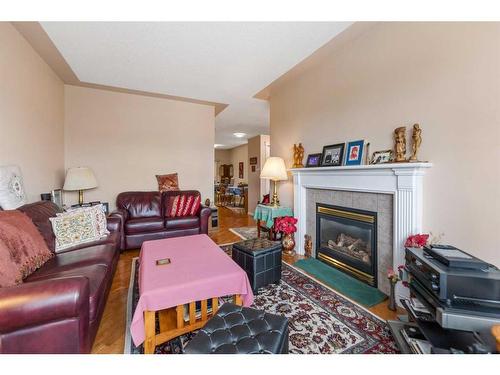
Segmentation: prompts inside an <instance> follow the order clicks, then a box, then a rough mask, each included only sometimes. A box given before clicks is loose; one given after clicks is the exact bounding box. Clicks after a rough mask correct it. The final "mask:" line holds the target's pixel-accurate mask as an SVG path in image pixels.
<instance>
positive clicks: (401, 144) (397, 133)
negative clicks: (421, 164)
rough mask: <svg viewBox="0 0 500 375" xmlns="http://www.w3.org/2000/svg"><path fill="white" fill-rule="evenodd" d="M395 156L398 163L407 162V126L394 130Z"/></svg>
mask: <svg viewBox="0 0 500 375" xmlns="http://www.w3.org/2000/svg"><path fill="white" fill-rule="evenodd" d="M394 154H395V158H394V161H395V162H396V163H401V162H405V161H406V126H401V127H399V128H396V129H395V130H394Z"/></svg>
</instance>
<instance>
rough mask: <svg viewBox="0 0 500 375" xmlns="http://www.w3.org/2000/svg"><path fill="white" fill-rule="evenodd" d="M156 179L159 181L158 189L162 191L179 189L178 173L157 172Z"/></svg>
mask: <svg viewBox="0 0 500 375" xmlns="http://www.w3.org/2000/svg"><path fill="white" fill-rule="evenodd" d="M156 180H157V181H158V190H159V191H160V193H163V192H164V191H176V190H179V177H178V176H177V173H170V174H162V175H158V174H157V175H156Z"/></svg>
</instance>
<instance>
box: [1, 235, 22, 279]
mask: <svg viewBox="0 0 500 375" xmlns="http://www.w3.org/2000/svg"><path fill="white" fill-rule="evenodd" d="M22 281H23V277H22V275H21V272H19V267H18V265H17V264H16V263H15V262H14V256H13V254H12V252H11V251H10V249H9V248H8V247H7V245H6V244H5V243H4V242H3V241H2V240H0V288H3V287H6V286H14V285H17V284H20V283H21V282H22Z"/></svg>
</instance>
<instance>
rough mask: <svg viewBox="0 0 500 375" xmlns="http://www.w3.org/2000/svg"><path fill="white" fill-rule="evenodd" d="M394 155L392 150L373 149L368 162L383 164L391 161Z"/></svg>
mask: <svg viewBox="0 0 500 375" xmlns="http://www.w3.org/2000/svg"><path fill="white" fill-rule="evenodd" d="M393 155H394V151H393V150H382V151H375V152H374V153H373V154H372V158H371V160H370V164H385V163H390V162H392V159H393Z"/></svg>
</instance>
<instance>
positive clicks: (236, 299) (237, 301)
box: [234, 294, 243, 306]
mask: <svg viewBox="0 0 500 375" xmlns="http://www.w3.org/2000/svg"><path fill="white" fill-rule="evenodd" d="M234 304H235V305H238V306H243V300H242V299H241V294H235V295H234Z"/></svg>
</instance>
